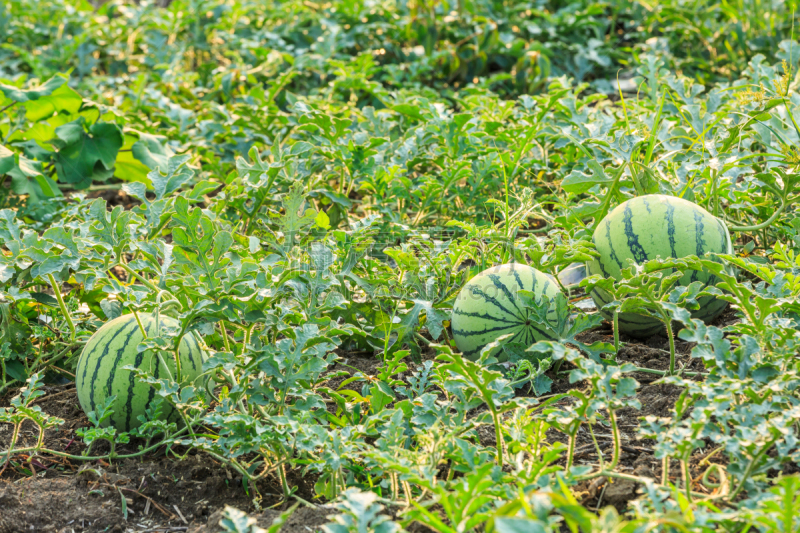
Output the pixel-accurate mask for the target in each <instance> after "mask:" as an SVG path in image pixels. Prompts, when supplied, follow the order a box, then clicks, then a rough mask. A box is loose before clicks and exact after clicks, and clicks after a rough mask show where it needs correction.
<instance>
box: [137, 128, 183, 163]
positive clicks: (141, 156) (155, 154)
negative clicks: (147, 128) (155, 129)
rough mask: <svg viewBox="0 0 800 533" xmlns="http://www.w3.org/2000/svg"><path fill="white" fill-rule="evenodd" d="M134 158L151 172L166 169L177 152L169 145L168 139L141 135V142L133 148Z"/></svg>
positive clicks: (145, 134)
mask: <svg viewBox="0 0 800 533" xmlns="http://www.w3.org/2000/svg"><path fill="white" fill-rule="evenodd" d="M131 152H132V153H133V157H135V158H136V160H137V161H140V162H141V163H142V164H143V165H145V166H146V167H147V168H149V169H150V170H154V169H156V168H161V169H165V168H167V165H168V163H169V159H170V158H171V157H172V156H173V155H175V152H173V151H172V149H171V148H170V147H169V146H168V145H167V139H166V137H161V136H157V135H148V134H147V133H139V140H138V141H136V143H135V144H134V145H133V147H132V148H131Z"/></svg>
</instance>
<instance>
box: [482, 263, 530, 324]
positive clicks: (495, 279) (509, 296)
mask: <svg viewBox="0 0 800 533" xmlns="http://www.w3.org/2000/svg"><path fill="white" fill-rule="evenodd" d="M489 279H490V280H492V283H493V284H494V286H495V287H496V288H497V289H500V290H501V291H503V294H504V295H505V296H506V298H507V299H508V301H510V302H511V305H513V306H514V309H516V310H517V313H519V314H515V316H516V317H517V318H519V319H522V309H520V308H519V306H518V305H517V295H516V294H511V291H509V290H508V287H506V285H505V283H503V282H501V281H500V277H499V276H498V275H497V274H489Z"/></svg>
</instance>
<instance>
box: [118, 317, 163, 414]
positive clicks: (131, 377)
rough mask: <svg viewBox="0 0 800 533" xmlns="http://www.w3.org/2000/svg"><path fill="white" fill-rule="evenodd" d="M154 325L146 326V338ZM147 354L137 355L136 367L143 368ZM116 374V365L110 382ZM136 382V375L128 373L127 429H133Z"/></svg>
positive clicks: (140, 353)
mask: <svg viewBox="0 0 800 533" xmlns="http://www.w3.org/2000/svg"><path fill="white" fill-rule="evenodd" d="M152 325H153V323H150V324H147V326H145V328H144V334H145V336H146V337H149V336H150V327H151V326H152ZM120 351H122V350H120ZM145 353H146V352H139V353H137V354H136V360H135V361H136V362H135V363H134V366H135V367H136V368H141V366H142V360H144V356H145ZM156 364H158V362H157V361H156ZM116 373H117V366H116V365H115V366H114V367H112V369H111V373H110V374H109V380H113V378H114V376H115V375H116ZM135 381H136V375H135V374H134V373H133V372H128V394H127V396H126V397H127V399H128V401H127V402H125V427H126V428H129V427H131V415H132V414H133V387H134V386H135V385H136V382H135ZM151 388H152V387H151ZM109 390H111V388H110V387H109Z"/></svg>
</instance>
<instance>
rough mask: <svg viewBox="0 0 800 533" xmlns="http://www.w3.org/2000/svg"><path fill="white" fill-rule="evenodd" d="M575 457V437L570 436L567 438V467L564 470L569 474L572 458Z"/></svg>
mask: <svg viewBox="0 0 800 533" xmlns="http://www.w3.org/2000/svg"><path fill="white" fill-rule="evenodd" d="M573 455H575V435H574V434H572V435H570V436H569V445H568V448H567V466H566V467H565V468H564V470H565V471H566V472H567V473H569V470H570V468H572V456H573Z"/></svg>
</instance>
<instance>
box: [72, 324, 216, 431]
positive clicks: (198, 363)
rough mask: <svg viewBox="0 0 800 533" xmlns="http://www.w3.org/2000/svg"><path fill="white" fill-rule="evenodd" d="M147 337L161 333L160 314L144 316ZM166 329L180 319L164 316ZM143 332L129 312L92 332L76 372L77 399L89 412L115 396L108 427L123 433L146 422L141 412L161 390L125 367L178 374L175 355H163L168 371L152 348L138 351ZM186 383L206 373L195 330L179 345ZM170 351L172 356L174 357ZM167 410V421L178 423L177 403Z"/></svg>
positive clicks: (143, 411)
mask: <svg viewBox="0 0 800 533" xmlns="http://www.w3.org/2000/svg"><path fill="white" fill-rule="evenodd" d="M139 319H140V320H141V322H142V326H143V327H144V329H145V331H146V332H147V335H148V336H149V337H150V336H154V335H155V334H156V317H155V316H154V315H149V314H144V313H140V314H139ZM159 320H160V323H161V327H162V328H163V327H164V326H170V327H177V326H178V325H179V324H178V321H177V320H175V319H174V318H170V317H167V316H164V315H161V316H160V317H159ZM143 338H144V336H143V335H142V331H141V329H140V328H139V324H138V323H137V322H136V318H135V317H134V316H133V315H124V316H121V317H119V318H115V319H114V320H111V321H109V322H107V323H106V324H104V325H103V326H102V327H101V328H100V329H98V330H97V332H95V334H94V335H92V338H91V339H89V342H88V343H86V346H85V347H84V348H83V352H82V353H81V356H80V359H79V360H78V367H77V368H76V370H75V384H76V386H77V390H78V400H79V401H80V403H81V407H82V408H83V411H84V412H85V413H88V412H89V411H94V410H96V409H97V408H98V407H99V406H102V405H103V404H104V403H105V401H106V399H107V398H108V397H109V396H113V395H116V397H117V398H116V400H115V401H114V404H113V411H114V414H113V415H112V416H111V417H110V418H109V419H107V420H106V422H105V424H104V425H109V424H110V425H112V426H114V427H115V428H117V429H118V430H120V431H130V430H132V429H133V428H135V427H138V426H139V425H140V424H141V422H139V420H138V418H137V417H138V416H139V415H143V414H145V409H147V408H148V407H150V406H151V404H152V403H153V402H154V401H155V396H156V394H155V393H156V391H155V389H154V388H153V387H151V386H150V385H148V384H147V383H142V382H140V380H138V379H137V378H136V375H135V374H134V373H133V372H131V371H130V370H125V369H124V368H123V367H124V366H126V365H132V366H135V367H137V368H141V369H144V370H148V371H150V372H151V373H152V374H153V375H154V376H155V377H157V378H158V377H161V378H164V377H166V376H167V375H170V374H171V375H172V377H173V379H175V378H176V367H175V356H174V353H171V354H170V353H166V354H164V361H165V362H166V363H167V366H169V372H170V374H168V373H167V372H166V369H165V368H164V365H163V364H162V363H160V362H159V360H158V357H155V356H154V355H153V352H152V351H150V350H148V351H146V352H143V353H138V352H137V350H136V347H137V345H138V344H139V343H140V342H142V339H143ZM179 352H180V357H181V374H182V376H181V377H182V383H189V382H191V381H194V380H195V379H196V378H197V376H199V375H200V374H201V373H202V371H203V358H204V354H203V350H202V349H201V348H200V344H199V343H198V342H197V339H196V338H195V337H194V336H193V334H191V333H190V334H187V335H186V336H185V337H184V338H183V339H182V340H181V345H180V350H179ZM170 355H171V356H170ZM162 412H163V413H164V415H165V416H166V417H167V419H169V420H171V421H174V420H176V419H177V413H176V412H175V411H174V409H172V406H168V405H167V404H164V406H163V407H162Z"/></svg>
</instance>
